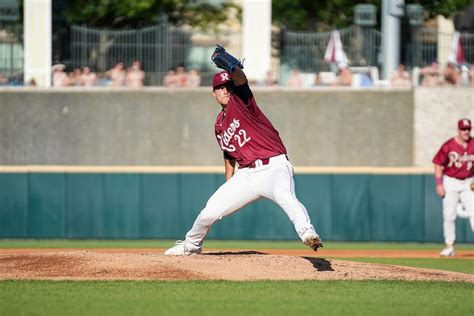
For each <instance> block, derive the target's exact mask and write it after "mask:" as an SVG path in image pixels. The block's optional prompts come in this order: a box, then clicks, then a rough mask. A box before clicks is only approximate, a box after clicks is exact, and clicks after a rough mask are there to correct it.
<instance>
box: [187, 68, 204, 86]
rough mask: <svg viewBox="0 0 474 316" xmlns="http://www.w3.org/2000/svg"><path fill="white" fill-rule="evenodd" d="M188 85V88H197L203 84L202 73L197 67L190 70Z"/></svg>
mask: <svg viewBox="0 0 474 316" xmlns="http://www.w3.org/2000/svg"><path fill="white" fill-rule="evenodd" d="M186 86H187V87H188V88H197V87H199V86H201V74H200V73H199V71H198V70H197V69H195V68H192V69H191V70H189V72H188V75H187V79H186Z"/></svg>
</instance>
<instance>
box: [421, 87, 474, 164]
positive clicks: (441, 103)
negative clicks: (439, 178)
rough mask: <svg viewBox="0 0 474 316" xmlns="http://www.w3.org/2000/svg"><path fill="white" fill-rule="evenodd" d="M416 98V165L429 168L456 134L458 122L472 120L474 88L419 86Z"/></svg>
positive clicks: (473, 117) (473, 116) (473, 113)
mask: <svg viewBox="0 0 474 316" xmlns="http://www.w3.org/2000/svg"><path fill="white" fill-rule="evenodd" d="M414 92H415V93H414V98H415V100H414V101H415V109H414V112H415V115H414V117H415V126H414V135H413V138H414V145H415V150H414V152H415V157H414V165H415V166H432V165H433V164H432V162H431V160H432V159H433V157H434V155H435V154H436V152H437V151H438V150H439V148H440V147H441V145H442V144H443V143H444V142H445V141H446V140H448V139H449V138H451V137H453V136H455V135H456V133H457V131H456V129H457V121H458V120H459V119H460V118H463V117H468V118H470V119H471V120H474V88H472V87H466V88H462V87H436V88H433V87H419V88H417V89H415V91H414Z"/></svg>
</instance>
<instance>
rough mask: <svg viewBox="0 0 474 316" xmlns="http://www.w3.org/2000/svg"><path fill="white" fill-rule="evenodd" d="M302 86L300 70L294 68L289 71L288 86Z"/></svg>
mask: <svg viewBox="0 0 474 316" xmlns="http://www.w3.org/2000/svg"><path fill="white" fill-rule="evenodd" d="M302 86H303V79H302V78H301V75H300V71H299V69H297V68H294V69H293V70H292V71H291V74H290V78H288V87H291V88H299V87H302Z"/></svg>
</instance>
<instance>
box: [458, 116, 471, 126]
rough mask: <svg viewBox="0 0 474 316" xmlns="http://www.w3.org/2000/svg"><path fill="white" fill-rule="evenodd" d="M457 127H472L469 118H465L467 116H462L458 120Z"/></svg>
mask: <svg viewBox="0 0 474 316" xmlns="http://www.w3.org/2000/svg"><path fill="white" fill-rule="evenodd" d="M458 128H459V129H466V128H468V129H471V128H472V124H471V120H470V119H467V118H462V119H460V120H459V121H458Z"/></svg>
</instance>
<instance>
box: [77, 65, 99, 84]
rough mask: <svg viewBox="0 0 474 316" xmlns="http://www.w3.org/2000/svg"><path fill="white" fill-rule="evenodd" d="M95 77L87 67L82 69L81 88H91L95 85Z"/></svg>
mask: <svg viewBox="0 0 474 316" xmlns="http://www.w3.org/2000/svg"><path fill="white" fill-rule="evenodd" d="M96 81H97V75H96V74H95V73H94V72H92V71H91V70H90V68H89V67H84V68H82V74H81V86H84V87H93V86H95V85H96Z"/></svg>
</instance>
